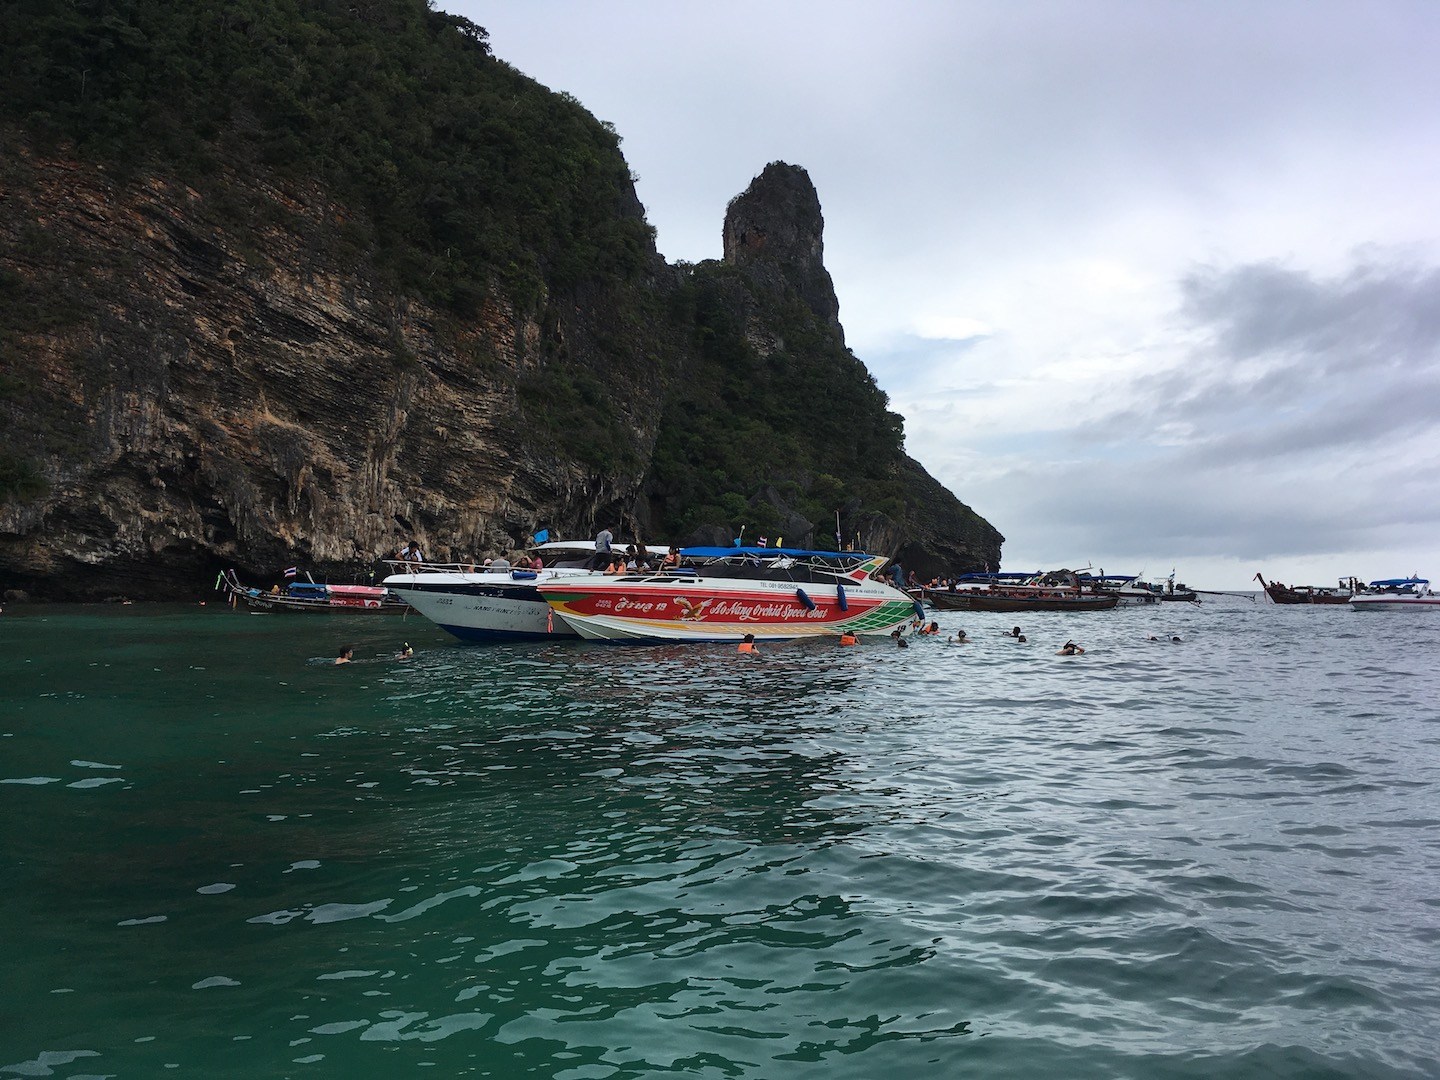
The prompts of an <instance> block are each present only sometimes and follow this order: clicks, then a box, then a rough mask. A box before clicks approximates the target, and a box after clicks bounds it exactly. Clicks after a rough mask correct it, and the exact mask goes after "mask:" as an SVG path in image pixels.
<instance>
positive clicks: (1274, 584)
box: [1255, 574, 1360, 604]
mask: <svg viewBox="0 0 1440 1080" xmlns="http://www.w3.org/2000/svg"><path fill="white" fill-rule="evenodd" d="M1255 580H1256V581H1258V582H1260V587H1261V588H1262V589H1264V590H1265V595H1266V596H1268V597H1270V599H1271V600H1272V601H1274V602H1275V603H1277V604H1348V603H1349V602H1350V598H1351V597H1352V596H1354V595H1356V593H1358V592H1359V591H1360V588H1359V582H1358V581H1356V580H1355V579H1354V578H1353V577H1352V578H1351V579H1350V580H1349V581H1348V582H1342V583H1341V584H1340V585H1339V586H1337V587H1335V588H1333V589H1332V588H1327V587H1324V586H1315V585H1297V586H1293V587H1292V586H1289V585H1282V584H1281V583H1280V582H1278V581H1266V580H1265V579H1264V578H1263V577H1261V576H1260V575H1259V574H1256V575H1255Z"/></svg>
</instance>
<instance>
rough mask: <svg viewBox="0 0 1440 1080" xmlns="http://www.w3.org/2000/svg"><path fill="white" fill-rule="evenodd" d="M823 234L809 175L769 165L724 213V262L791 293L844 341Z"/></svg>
mask: <svg viewBox="0 0 1440 1080" xmlns="http://www.w3.org/2000/svg"><path fill="white" fill-rule="evenodd" d="M824 231H825V219H824V217H823V216H822V215H821V213H820V196H819V194H818V193H817V192H816V191H815V185H814V184H813V183H811V181H810V177H809V175H808V174H807V173H806V172H805V170H804V169H801V168H799V167H797V166H794V165H787V164H785V163H784V162H783V161H773V162H771V163H770V164H769V165H767V166H765V169H764V171H762V172H761V173H760V175H759V176H757V177H756V178H755V179H754V180H753V181H752V182H751V184H750V186H749V187H748V188H746V189H745V190H744V191H743V192H741V193H740V194H739V195H737V196H735V198H733V199H731V200H730V205H729V206H728V207H727V208H726V210H725V230H724V235H723V240H724V245H725V248H724V250H725V261H726V262H727V263H729V264H731V265H733V266H737V267H740V268H741V269H742V270H744V271H745V273H746V274H747V276H749V277H750V278H751V280H752V281H754V282H755V283H756V284H757V285H759V286H760V287H761V288H765V289H770V290H783V289H785V288H787V287H788V288H790V289H793V290H794V291H795V292H796V293H798V294H799V296H800V297H801V298H802V299H803V300H804V301H805V303H806V305H807V306H808V307H809V308H810V310H811V311H812V312H814V314H815V318H816V319H817V320H819V322H820V323H821V324H822V325H824V326H826V327H827V328H829V329H830V330H832V331H834V333H835V335H836V337H837V338H839V340H840V341H841V342H842V343H843V342H844V340H845V331H844V329H843V328H842V327H841V325H840V301H839V300H838V299H837V298H836V296H835V285H834V283H833V282H832V281H831V280H830V272H829V271H828V270H826V269H825V240H824Z"/></svg>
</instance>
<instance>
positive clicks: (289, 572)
mask: <svg viewBox="0 0 1440 1080" xmlns="http://www.w3.org/2000/svg"><path fill="white" fill-rule="evenodd" d="M298 573H300V568H299V567H298V566H287V567H286V568H285V576H286V577H294V576H295V575H296V574H298Z"/></svg>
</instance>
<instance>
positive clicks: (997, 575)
mask: <svg viewBox="0 0 1440 1080" xmlns="http://www.w3.org/2000/svg"><path fill="white" fill-rule="evenodd" d="M1040 573H1041V571H1039V570H1035V571H1033V572H1031V573H1021V572H1020V571H1018V570H1006V571H1003V572H1001V571H996V572H994V573H989V574H961V575H960V576H959V577H958V578H956V579H955V580H956V581H1029V580H1030V579H1031V578H1037V577H1039V576H1040Z"/></svg>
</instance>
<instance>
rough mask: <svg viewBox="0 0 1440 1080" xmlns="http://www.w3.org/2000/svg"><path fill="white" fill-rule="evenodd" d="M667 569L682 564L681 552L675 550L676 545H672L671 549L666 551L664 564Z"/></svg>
mask: <svg viewBox="0 0 1440 1080" xmlns="http://www.w3.org/2000/svg"><path fill="white" fill-rule="evenodd" d="M661 565H663V566H664V568H665V569H666V570H673V569H675V567H677V566H679V565H680V552H678V551H676V550H675V545H674V544H671V545H670V550H669V551H667V552H666V553H665V558H664V560H663V561H662V564H661Z"/></svg>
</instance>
